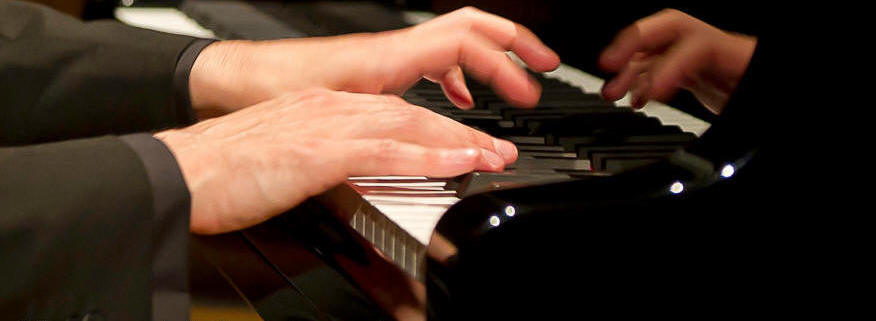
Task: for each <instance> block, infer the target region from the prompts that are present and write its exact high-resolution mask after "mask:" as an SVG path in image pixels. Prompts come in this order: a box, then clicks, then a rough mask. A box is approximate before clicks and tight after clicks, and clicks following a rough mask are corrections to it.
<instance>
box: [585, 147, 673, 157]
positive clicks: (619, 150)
mask: <svg viewBox="0 0 876 321" xmlns="http://www.w3.org/2000/svg"><path fill="white" fill-rule="evenodd" d="M683 146H684V145H623V146H590V145H581V146H577V147H576V152H577V153H578V157H579V158H582V159H593V154H596V153H602V154H617V155H621V154H628V155H629V154H637V153H664V154H671V153H672V152H674V151H676V150H678V149H681V148H683Z"/></svg>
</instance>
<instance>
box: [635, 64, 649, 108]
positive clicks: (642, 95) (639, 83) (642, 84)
mask: <svg viewBox="0 0 876 321" xmlns="http://www.w3.org/2000/svg"><path fill="white" fill-rule="evenodd" d="M650 88H651V77H650V74H648V73H647V72H646V73H641V74H638V75H637V77H636V80H635V83H634V84H633V87H632V90H631V96H632V97H631V98H630V106H631V107H633V108H636V109H640V108H642V107H644V106H645V104H646V103H648V100H649V97H648V96H647V95H648V91H649V89H650Z"/></svg>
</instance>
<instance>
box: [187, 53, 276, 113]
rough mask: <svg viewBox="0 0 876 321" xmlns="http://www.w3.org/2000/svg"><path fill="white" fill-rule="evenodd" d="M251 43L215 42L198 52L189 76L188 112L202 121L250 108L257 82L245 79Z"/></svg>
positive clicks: (256, 93)
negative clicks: (189, 97) (190, 104)
mask: <svg viewBox="0 0 876 321" xmlns="http://www.w3.org/2000/svg"><path fill="white" fill-rule="evenodd" d="M253 46H254V45H253V42H251V41H244V40H233V41H218V42H214V43H212V44H210V45H209V46H207V47H206V48H204V49H203V50H202V51H201V54H200V55H198V58H197V59H196V60H195V63H194V65H193V66H192V70H191V73H190V75H189V90H190V95H191V102H192V109H194V111H195V113H196V114H197V116H198V118H199V119H201V120H203V119H206V118H212V117H216V116H221V115H224V114H227V113H231V112H234V111H235V110H238V109H240V108H243V107H245V106H248V105H251V104H253V103H255V102H257V101H252V100H253V97H254V96H257V95H258V94H259V92H258V91H254V89H257V88H259V87H260V86H259V85H258V84H257V83H255V81H257V80H258V79H252V78H250V77H249V75H250V74H249V70H250V69H251V65H252V63H251V59H252V58H251V57H250V56H251V55H252V54H251V52H252V49H251V47H253Z"/></svg>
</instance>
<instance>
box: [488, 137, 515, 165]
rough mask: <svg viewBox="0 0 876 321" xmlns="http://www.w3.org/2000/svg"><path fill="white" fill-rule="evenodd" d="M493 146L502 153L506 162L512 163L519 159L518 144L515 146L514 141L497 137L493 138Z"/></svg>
mask: <svg viewBox="0 0 876 321" xmlns="http://www.w3.org/2000/svg"><path fill="white" fill-rule="evenodd" d="M493 148H495V149H496V152H498V153H499V155H501V157H502V159H503V160H504V161H505V164H511V163H513V162H515V161H517V157H518V153H517V146H515V145H514V143H512V142H510V141H507V140H504V139H498V138H495V139H493Z"/></svg>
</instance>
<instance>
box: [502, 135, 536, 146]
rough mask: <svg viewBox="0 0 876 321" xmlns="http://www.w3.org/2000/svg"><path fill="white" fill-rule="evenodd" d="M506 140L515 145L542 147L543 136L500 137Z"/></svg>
mask: <svg viewBox="0 0 876 321" xmlns="http://www.w3.org/2000/svg"><path fill="white" fill-rule="evenodd" d="M502 138H504V139H507V140H509V141H511V142H512V143H515V144H528V145H544V144H545V139H544V137H543V136H505V137H502Z"/></svg>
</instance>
